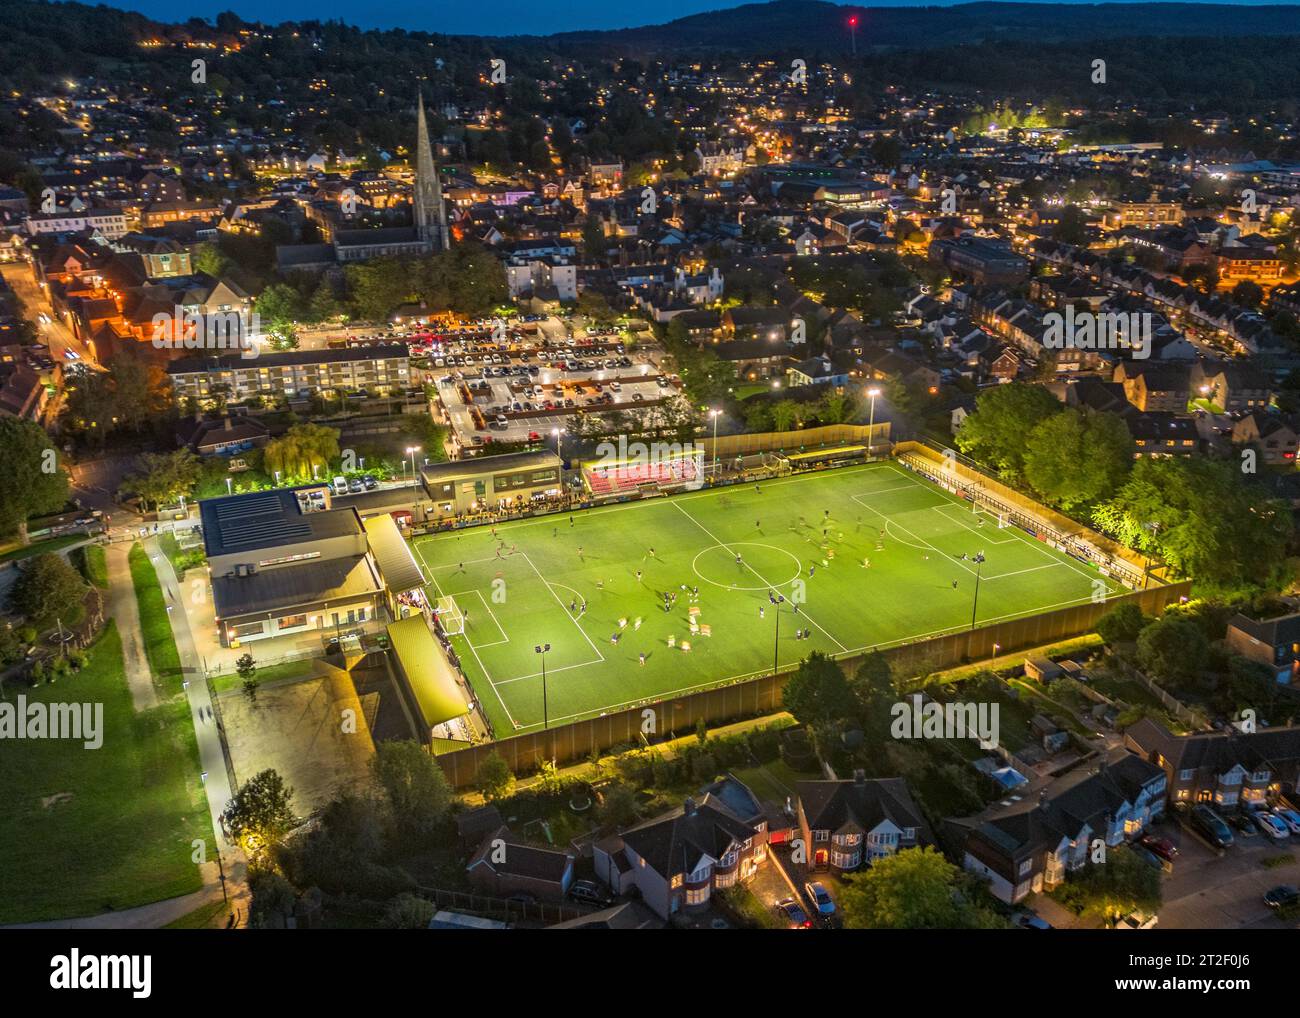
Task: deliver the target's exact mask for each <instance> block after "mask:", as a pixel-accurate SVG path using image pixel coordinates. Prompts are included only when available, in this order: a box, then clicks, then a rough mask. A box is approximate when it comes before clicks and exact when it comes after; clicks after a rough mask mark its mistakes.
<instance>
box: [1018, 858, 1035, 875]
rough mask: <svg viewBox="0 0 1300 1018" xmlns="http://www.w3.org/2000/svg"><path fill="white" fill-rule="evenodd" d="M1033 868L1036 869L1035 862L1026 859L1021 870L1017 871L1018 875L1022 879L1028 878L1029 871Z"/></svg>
mask: <svg viewBox="0 0 1300 1018" xmlns="http://www.w3.org/2000/svg"><path fill="white" fill-rule="evenodd" d="M1033 868H1034V860H1032V859H1026V860H1025V861H1024V862H1022V863H1021V864H1020V869H1019V870H1017V871H1016V875H1017V876H1021V877H1024V876H1028V875H1029V871H1030V870H1032V869H1033Z"/></svg>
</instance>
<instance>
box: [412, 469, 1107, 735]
mask: <svg viewBox="0 0 1300 1018" xmlns="http://www.w3.org/2000/svg"><path fill="white" fill-rule="evenodd" d="M571 519H572V522H571V521H570V517H566V516H548V517H544V518H538V519H530V520H520V521H516V522H513V523H507V524H502V525H500V526H498V527H496V528H495V534H494V532H493V529H492V528H489V527H477V528H472V529H466V530H461V531H454V532H451V533H446V534H437V535H431V536H428V537H425V538H419V539H417V541H416V549H417V553H418V555H419V556H420V557H421V559H422V560H423V562H424V564H425V567H426V570H427V574H428V576H429V578H430V580H431V583H430V587H429V594H430V595H431V596H433V597H438V596H444V595H445V596H450V597H452V598H454V599H455V601H456V603H457V605H458V606H459V608H460V610H461V611H462V612H463V613H467V623H466V626H465V634H464V635H463V636H459V637H455V638H454V639H453V644H454V645H455V647H456V650H457V653H458V654H459V655H460V657H461V661H462V664H463V665H464V667H465V669H466V673H467V675H468V676H469V678H470V681H471V683H473V685H474V688H475V690H476V692H477V694H478V697H479V699H480V701H481V702H482V705H483V708H484V710H485V712H486V713H487V715H488V717H489V718H490V719H491V720H492V723H493V725H494V727H495V728H496V734H497V736H498V737H504V736H507V735H512V734H516V733H518V732H521V731H528V730H531V729H534V728H538V727H540V726H541V724H542V720H543V690H542V675H541V671H542V668H541V666H542V659H541V656H540V655H538V654H537V653H536V652H535V650H534V648H535V646H536V645H538V644H543V643H549V644H550V645H551V649H550V651H549V652H548V653H547V654H546V655H545V663H546V716H547V717H548V718H549V720H550V722H551V723H552V724H558V723H563V722H567V721H572V720H575V719H578V718H581V717H589V716H592V715H598V714H600V713H601V712H602V711H607V710H613V709H619V708H623V707H629V706H633V705H635V704H638V703H641V702H643V701H648V700H653V699H656V698H660V697H664V696H669V695H674V694H679V693H685V692H689V691H693V690H697V689H702V688H705V687H708V686H710V685H717V684H719V683H722V682H726V681H729V680H731V679H736V678H742V677H752V676H754V675H758V674H762V673H764V672H767V671H770V670H771V669H772V667H773V663H774V658H775V659H776V660H779V662H780V664H781V665H789V664H794V663H797V662H798V661H800V660H801V659H803V658H804V657H806V656H807V655H808V654H809V653H810V652H811V651H814V650H820V651H825V652H827V653H831V654H844V653H849V652H853V651H858V650H862V649H866V648H871V647H877V646H884V645H889V644H893V643H898V642H903V641H908V640H914V639H918V638H922V637H926V636H935V635H939V634H941V633H945V632H950V631H954V630H961V629H964V628H967V627H969V626H970V624H971V612H972V607H973V598H974V594H975V577H976V565H975V563H974V562H973V561H971V559H970V556H973V555H975V554H976V553H978V552H982V553H983V554H984V556H985V561H984V563H983V565H982V567H981V582H980V588H979V605H978V616H977V619H978V622H979V623H980V624H986V623H990V622H994V621H1001V620H1004V619H1008V618H1013V617H1015V616H1019V615H1026V614H1035V613H1038V612H1043V611H1048V610H1051V609H1054V608H1060V607H1064V606H1066V605H1072V604H1080V603H1083V602H1086V601H1088V600H1090V599H1091V598H1092V595H1093V590H1094V587H1093V584H1094V582H1095V581H1102V582H1104V583H1105V585H1106V590H1107V592H1108V593H1114V592H1116V591H1117V590H1119V589H1120V588H1119V587H1118V586H1117V585H1116V584H1114V583H1112V582H1110V581H1109V580H1106V579H1105V578H1104V577H1102V575H1101V574H1100V573H1099V572H1098V571H1097V570H1096V569H1094V568H1092V567H1090V566H1086V565H1084V564H1082V563H1080V562H1078V561H1077V560H1075V559H1073V558H1070V557H1069V556H1066V555H1062V554H1060V553H1058V552H1056V551H1054V550H1053V549H1051V548H1049V547H1047V546H1046V545H1045V544H1043V543H1041V542H1039V541H1037V540H1035V539H1034V538H1032V537H1030V536H1029V535H1028V534H1025V533H1023V532H1021V531H1019V530H1016V529H1015V528H1012V527H1008V528H1005V529H1003V528H999V527H998V524H997V520H996V519H994V518H991V517H989V516H988V515H986V514H985V513H983V512H980V513H978V514H975V513H972V511H971V506H970V504H969V503H966V502H963V501H962V500H960V499H957V498H955V497H953V496H951V495H949V494H948V493H947V492H945V491H943V490H941V489H940V488H938V487H935V486H934V485H932V484H930V483H929V482H927V481H924V480H922V479H921V478H919V477H917V476H916V475H914V474H912V473H910V472H908V471H906V470H904V469H903V468H901V467H899V466H897V465H895V464H891V463H881V464H873V465H870V466H863V467H853V468H848V469H842V470H835V471H826V472H821V473H815V474H808V475H803V476H799V477H791V478H786V479H782V480H776V481H770V482H765V483H763V484H761V485H760V486H759V488H758V489H756V488H755V487H754V486H752V485H750V486H743V487H742V486H733V487H730V488H720V489H714V490H708V491H700V492H693V493H690V494H686V495H681V496H677V497H675V498H656V499H648V500H645V501H639V502H630V503H626V504H623V505H616V506H611V507H606V508H601V509H593V510H589V511H586V512H579V513H575V514H574V515H573V516H572V518H571ZM652 549H653V554H651V550H652ZM963 555H965V556H967V558H965V559H963V558H962V557H961V556H963ZM867 561H869V562H870V565H866V564H865V563H866V562H867ZM638 573H639V575H638ZM683 584H685V585H686V587H687V589H686V590H685V591H683V590H682V589H681V588H682V585H683ZM692 588H698V590H699V594H698V599H696V598H695V595H694V594H693V591H692ZM664 592H670V593H676V594H677V599H676V602H675V603H674V604H673V605H672V607H671V609H670V610H668V611H665V609H664V602H663V594H664ZM769 592H776V593H779V594H781V595H783V596H784V597H785V598H786V599H787V600H786V603H785V604H783V605H781V606H780V613H779V625H780V643H779V651H778V650H777V645H776V627H777V625H778V613H777V609H776V608H774V607H773V605H772V604H771V603H770V601H769ZM584 601H585V602H586V605H587V610H586V612H585V613H583V612H582V611H581V605H582V604H583V602H584ZM794 602H799V603H798V604H797V605H796V604H795V603H794ZM575 605H576V606H577V608H578V610H576V611H575V610H573V608H572V606H575ZM695 607H698V608H699V614H698V616H697V622H699V623H701V624H704V625H708V626H709V627H710V629H711V635H708V636H706V635H703V634H702V633H701V634H699V635H693V634H692V633H691V632H690V630H689V624H690V614H689V613H690V610H691V609H692V608H695ZM620 619H625V620H626V623H627V624H626V627H625V628H620V624H619V620H620ZM638 620H640V624H639V626H638ZM798 629H806V630H808V631H809V636H808V637H807V638H806V639H802V640H796V639H795V632H796V630H798ZM616 634H617V635H618V637H619V638H618V640H617V642H613V640H612V638H613V637H614V636H615V635H616ZM670 638H672V639H673V640H674V642H675V644H676V646H675V647H673V648H670V647H669V646H668V641H669V639H670ZM683 641H687V642H689V643H690V645H691V650H690V652H689V653H686V652H684V651H683V650H682V643H683ZM641 654H645V655H646V659H645V662H644V664H642V663H641V660H640V655H641Z"/></svg>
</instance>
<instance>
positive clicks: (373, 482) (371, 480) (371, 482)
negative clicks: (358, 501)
mask: <svg viewBox="0 0 1300 1018" xmlns="http://www.w3.org/2000/svg"><path fill="white" fill-rule="evenodd" d="M361 483H362V484H364V485H365V487H366V491H374V490H375V489H376V488H378V487H379V481H378V479H377V478H376V477H375V475H374V474H366V476H365V477H363V478H361Z"/></svg>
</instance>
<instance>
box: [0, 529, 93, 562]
mask: <svg viewBox="0 0 1300 1018" xmlns="http://www.w3.org/2000/svg"><path fill="white" fill-rule="evenodd" d="M85 540H87V538H86V535H85V534H64V535H63V536H62V537H51V538H48V539H47V540H44V541H36V542H35V543H33V544H9V545H5V546H4V550H3V551H0V562H16V561H18V560H19V559H25V558H31V557H32V556H33V555H44V554H45V553H46V552H51V551H59V550H60V549H62V548H67V547H69V546H71V545H74V544H79V543H81V542H82V541H85Z"/></svg>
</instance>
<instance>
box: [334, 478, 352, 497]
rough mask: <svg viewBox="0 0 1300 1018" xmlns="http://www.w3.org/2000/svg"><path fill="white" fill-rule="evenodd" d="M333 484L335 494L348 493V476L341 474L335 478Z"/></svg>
mask: <svg viewBox="0 0 1300 1018" xmlns="http://www.w3.org/2000/svg"><path fill="white" fill-rule="evenodd" d="M333 486H334V494H336V495H346V494H347V493H348V479H347V478H346V477H343V476H339V477H336V478H334V481H333Z"/></svg>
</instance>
